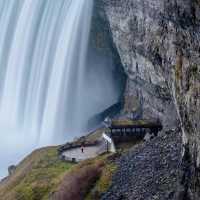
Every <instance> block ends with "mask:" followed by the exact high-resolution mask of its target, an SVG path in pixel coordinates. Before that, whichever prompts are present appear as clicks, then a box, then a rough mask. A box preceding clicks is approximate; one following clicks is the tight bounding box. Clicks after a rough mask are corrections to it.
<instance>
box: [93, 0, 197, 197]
mask: <svg viewBox="0 0 200 200" xmlns="http://www.w3.org/2000/svg"><path fill="white" fill-rule="evenodd" d="M96 2H97V3H98V4H101V5H102V6H103V7H104V10H105V13H106V15H105V16H104V17H105V18H106V19H107V21H108V23H109V26H110V31H111V35H112V40H113V42H114V44H115V46H116V49H117V51H118V54H119V56H120V59H121V62H122V65H123V67H124V69H125V71H126V73H127V75H128V77H129V80H128V84H127V88H126V93H125V100H126V102H125V109H124V111H125V112H133V111H136V110H138V109H139V110H140V109H142V111H143V116H144V117H154V118H160V119H161V120H162V122H163V124H164V126H165V127H166V128H171V127H173V126H177V124H180V125H181V129H182V141H183V143H184V147H183V149H182V154H183V159H182V162H183V163H182V166H183V176H182V181H181V182H180V186H181V187H183V192H182V195H181V196H182V197H180V198H181V199H200V189H199V188H200V182H199V181H200V178H199V177H200V166H199V165H200V123H199V121H200V1H199V0H174V1H169V0H162V1H161V0H96ZM177 119H178V122H177Z"/></svg>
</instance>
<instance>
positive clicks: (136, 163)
mask: <svg viewBox="0 0 200 200" xmlns="http://www.w3.org/2000/svg"><path fill="white" fill-rule="evenodd" d="M117 163H118V165H119V169H118V171H117V173H116V174H115V175H114V177H113V182H112V185H111V187H110V189H109V190H108V191H107V192H106V193H105V194H104V195H103V197H102V198H101V199H102V200H123V199H124V200H126V199H128V200H172V199H173V200H175V199H176V191H177V188H178V181H179V177H180V174H181V170H180V169H181V167H180V166H181V138H180V134H179V133H177V132H169V133H168V134H161V135H160V136H158V137H156V138H154V139H153V140H151V141H148V142H145V143H143V144H141V145H139V146H137V147H136V148H133V149H131V150H130V151H129V152H128V153H127V154H126V155H124V156H122V157H121V158H120V159H119V160H118V161H117Z"/></svg>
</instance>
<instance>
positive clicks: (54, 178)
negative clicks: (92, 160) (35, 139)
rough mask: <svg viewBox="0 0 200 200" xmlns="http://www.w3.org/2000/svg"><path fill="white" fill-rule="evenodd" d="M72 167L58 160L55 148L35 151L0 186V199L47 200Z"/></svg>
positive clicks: (70, 164)
mask: <svg viewBox="0 0 200 200" xmlns="http://www.w3.org/2000/svg"><path fill="white" fill-rule="evenodd" d="M72 166H73V164H72V163H66V162H63V161H61V160H60V159H59V158H58V155H57V147H48V148H43V149H40V150H36V151H34V152H33V153H32V154H31V155H30V156H28V157H27V158H26V159H25V160H24V161H22V162H21V163H20V164H19V166H18V167H17V169H16V172H15V173H14V174H13V175H12V176H11V177H10V178H9V179H8V181H6V182H5V183H4V184H2V185H1V186H0V199H1V200H4V199H6V200H9V199H10V200H47V199H49V198H48V197H49V194H51V193H52V192H53V191H54V190H55V189H56V188H57V186H58V185H59V184H60V182H61V181H62V177H63V176H64V175H65V173H66V172H67V171H68V170H69V169H71V167H72Z"/></svg>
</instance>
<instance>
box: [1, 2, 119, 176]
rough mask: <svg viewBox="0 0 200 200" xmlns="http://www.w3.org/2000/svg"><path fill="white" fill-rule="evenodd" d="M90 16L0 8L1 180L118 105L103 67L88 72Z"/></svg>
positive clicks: (81, 8)
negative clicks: (41, 148)
mask: <svg viewBox="0 0 200 200" xmlns="http://www.w3.org/2000/svg"><path fill="white" fill-rule="evenodd" d="M92 8H93V1H92V0H0V138H1V139H0V177H2V176H3V175H5V171H6V169H7V167H8V166H9V165H10V164H16V162H18V161H19V160H20V159H22V158H23V156H25V155H26V154H27V153H28V152H30V151H31V150H32V149H34V148H36V147H38V146H44V145H51V144H58V143H64V142H65V141H67V140H68V139H72V138H74V137H75V136H78V135H80V134H81V133H83V132H84V131H85V130H87V128H88V120H89V119H90V118H92V117H93V116H94V115H96V114H98V113H100V112H102V111H103V110H104V109H106V108H108V107H109V106H111V105H112V104H114V103H116V102H117V101H118V99H119V92H117V88H116V87H115V85H114V80H113V77H112V70H111V71H109V70H108V68H107V67H105V65H107V63H103V62H102V65H104V67H103V66H100V65H101V61H99V64H98V65H95V62H94V66H88V64H86V63H87V60H86V58H87V52H88V39H89V33H90V24H91V23H90V22H91V16H92ZM88 68H89V70H88ZM86 72H87V73H86Z"/></svg>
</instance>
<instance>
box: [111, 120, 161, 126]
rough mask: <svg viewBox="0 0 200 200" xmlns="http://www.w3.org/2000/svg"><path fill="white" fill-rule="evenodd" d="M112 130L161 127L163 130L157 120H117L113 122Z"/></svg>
mask: <svg viewBox="0 0 200 200" xmlns="http://www.w3.org/2000/svg"><path fill="white" fill-rule="evenodd" d="M110 127H111V128H118V127H122V128H123V127H133V128H134V127H141V128H143V127H144V128H145V127H147V128H151V127H159V128H162V125H161V123H160V122H159V121H156V120H154V121H153V120H146V119H140V120H131V119H117V120H112V122H111V125H110Z"/></svg>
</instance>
